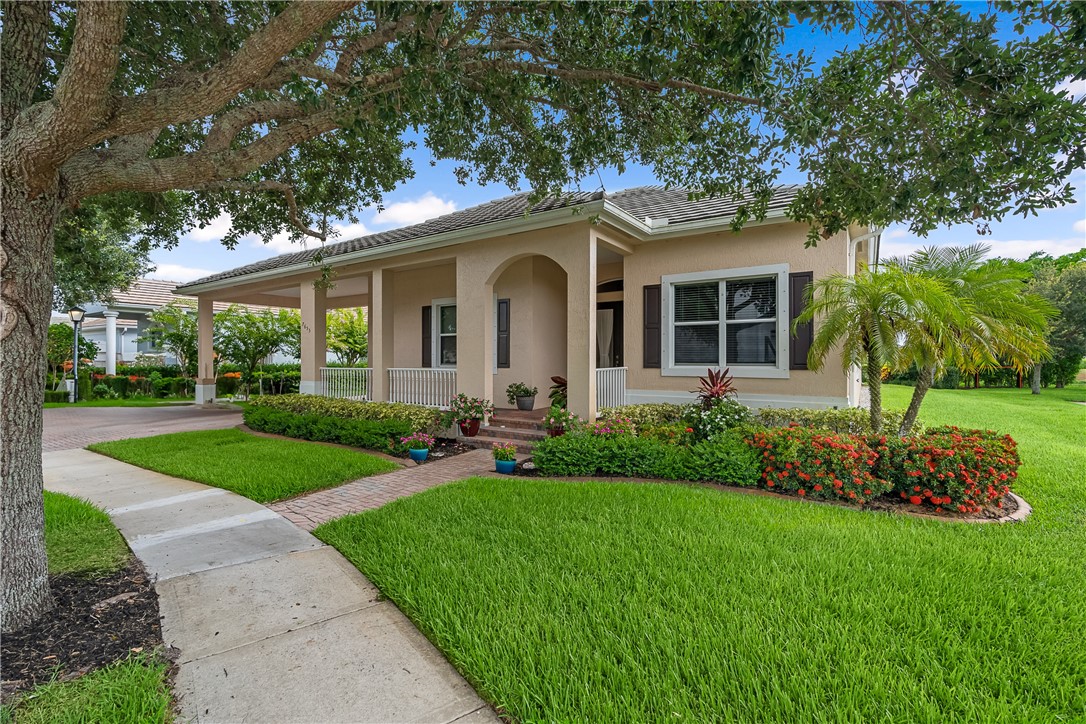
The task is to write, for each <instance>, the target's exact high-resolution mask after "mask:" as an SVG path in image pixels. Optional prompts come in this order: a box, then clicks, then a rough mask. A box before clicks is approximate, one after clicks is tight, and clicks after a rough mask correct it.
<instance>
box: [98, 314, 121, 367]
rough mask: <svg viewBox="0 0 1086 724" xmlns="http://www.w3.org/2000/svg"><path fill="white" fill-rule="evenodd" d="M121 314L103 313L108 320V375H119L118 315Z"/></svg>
mask: <svg viewBox="0 0 1086 724" xmlns="http://www.w3.org/2000/svg"><path fill="white" fill-rule="evenodd" d="M118 314H120V312H117V311H114V310H112V309H107V310H106V311H104V312H102V316H103V317H105V318H106V374H107V375H115V374H117V315H118Z"/></svg>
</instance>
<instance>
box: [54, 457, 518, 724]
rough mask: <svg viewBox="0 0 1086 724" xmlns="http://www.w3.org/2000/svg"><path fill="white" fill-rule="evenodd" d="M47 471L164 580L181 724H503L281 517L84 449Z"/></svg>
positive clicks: (396, 617) (331, 552)
mask: <svg viewBox="0 0 1086 724" xmlns="http://www.w3.org/2000/svg"><path fill="white" fill-rule="evenodd" d="M44 468H45V485H46V487H47V488H48V489H49V490H53V491H56V492H60V493H67V494H69V495H76V496H79V497H82V498H86V499H88V500H90V501H91V502H93V503H95V504H96V505H99V506H102V507H104V508H106V509H107V510H108V511H109V513H110V516H111V517H112V519H113V522H114V523H115V524H116V525H117V527H118V528H119V529H120V531H121V533H122V534H123V535H124V537H125V538H126V539H127V540H128V543H129V545H130V546H131V547H132V550H133V552H135V554H136V555H137V556H138V557H139V558H140V560H141V561H143V564H144V565H145V566H146V568H147V571H148V573H149V574H150V575H152V576H154V577H157V583H156V589H157V591H158V595H159V605H160V607H161V614H162V628H163V637H164V638H165V642H166V645H167V646H174V647H177V648H178V649H180V651H181V655H180V659H179V662H178V663H179V664H180V670H179V673H178V676H177V681H176V686H175V693H176V695H177V697H178V699H179V701H180V709H181V715H182V718H183V720H186V721H198V722H399V721H413V722H458V723H459V724H468V723H469V722H471V723H474V722H493V721H497V718H496V716H495V715H494V712H493V710H492V709H490V707H489V706H487V704H486V703H485V702H483V701H482V700H481V699H480V698H479V697H478V695H477V694H476V693H475V692H474V691H473V690H472V688H471V686H470V685H469V684H468V683H467V682H466V681H465V680H464V679H463V678H462V677H461V676H460V675H459V674H458V673H457V672H456V671H455V670H454V669H453V667H452V666H451V665H450V664H449V663H448V661H446V660H445V658H444V657H443V656H442V655H441V653H440V652H439V651H438V650H437V649H436V648H434V647H433V645H431V644H430V642H429V641H427V640H426V638H425V637H424V636H423V635H422V634H421V633H419V631H418V630H417V629H416V628H415V627H414V626H413V625H412V624H411V622H410V621H408V619H407V618H406V617H405V616H404V615H403V614H402V613H400V611H399V609H397V608H396V607H395V606H394V605H393V604H392V603H391V602H389V601H387V600H384V601H383V600H380V597H379V595H378V592H377V589H376V588H374V586H373V585H372V584H371V583H370V582H369V581H368V580H366V578H365V577H364V576H362V574H361V573H359V572H358V570H357V569H355V568H354V566H352V565H351V564H350V563H349V562H348V561H347V560H346V559H345V558H343V556H341V555H340V554H339V552H337V551H336V550H335V549H333V548H330V547H328V546H325V545H324V544H322V543H321V542H320V541H318V540H317V539H316V538H314V537H313V536H311V535H309V534H308V533H306V532H305V531H302V530H300V529H299V528H297V527H296V526H294V525H293V524H292V523H290V522H288V521H287V520H285V519H284V518H282V517H281V516H280V515H279V514H277V513H275V512H273V511H271V510H269V509H267V508H265V507H264V506H262V505H260V504H258V503H254V502H252V501H251V500H248V499H247V498H243V497H241V496H238V495H235V494H233V493H229V492H226V491H224V490H220V489H218V488H211V487H208V486H206V485H201V484H199V483H193V482H190V481H187V480H179V479H177V478H172V477H169V476H166V475H160V474H158V473H154V472H151V471H148V470H143V469H141V468H137V467H133V466H131V465H127V464H125V463H122V462H119V461H116V460H113V459H111V458H107V457H104V456H101V455H97V454H95V453H92V452H88V451H86V450H67V451H63V452H53V453H46V454H45V455H44Z"/></svg>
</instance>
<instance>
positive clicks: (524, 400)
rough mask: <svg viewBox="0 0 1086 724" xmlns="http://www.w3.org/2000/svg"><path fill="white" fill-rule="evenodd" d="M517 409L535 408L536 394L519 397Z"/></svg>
mask: <svg viewBox="0 0 1086 724" xmlns="http://www.w3.org/2000/svg"><path fill="white" fill-rule="evenodd" d="M517 409H518V410H534V409H535V395H532V396H531V397H520V396H518V397H517Z"/></svg>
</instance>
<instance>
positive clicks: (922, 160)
mask: <svg viewBox="0 0 1086 724" xmlns="http://www.w3.org/2000/svg"><path fill="white" fill-rule="evenodd" d="M974 7H975V6H974ZM982 9H983V8H982ZM998 9H999V10H1001V11H1002V12H1003V13H1008V14H1009V15H1007V16H1006V17H1007V18H1009V20H1008V22H1007V23H1005V24H1007V25H1009V24H1010V23H1011V22H1013V23H1018V24H1020V26H1019V27H1017V28H1008V29H1006V31H1005V32H1008V33H1010V34H1011V35H1013V36H1015V37H1014V42H1013V43H1010V44H1005V43H1001V42H998V41H997V39H996V36H997V29H998V28H997V26H998V25H999V24H1000V23H999V22H998V21H997V17H996V15H995V11H994V9H989V10H988V11H986V12H985V13H983V14H980V13H975V12H974V13H971V14H967V13H965V12H964V11H963V10H962V9H961V8H958V7H956V6H954V5H952V4H951V5H941V4H940V5H932V6H927V5H915V4H906V3H903V2H882V3H873V4H865V5H856V6H853V5H850V4H841V3H742V4H740V3H735V4H732V3H671V2H654V3H651V4H649V3H644V4H635V3H625V2H620V3H591V4H589V3H576V2H550V3H545V4H536V3H505V2H501V3H497V2H495V3H452V2H446V3H422V2H403V3H398V2H392V3H379V4H378V3H360V2H353V1H350V0H328V1H325V2H264V3H256V2H253V3H248V2H245V3H242V2H239V3H234V2H226V1H222V0H220V1H215V2H192V3H181V2H176V3H167V2H141V3H128V4H126V3H124V2H87V3H78V4H73V3H65V2H11V3H9V2H4V3H3V36H2V48H0V65H2V68H3V74H2V80H0V91H2V92H0V106H2V107H0V142H2V155H3V158H2V173H3V176H2V182H3V190H2V199H0V201H2V203H3V226H2V254H0V267H2V283H3V288H2V302H3V306H2V313H3V316H2V322H0V336H2V342H0V354H2V356H3V367H2V372H0V380H2V385H3V389H2V392H0V401H2V404H3V413H2V421H0V438H2V442H3V453H2V462H0V466H2V473H3V512H2V518H3V534H2V535H3V540H2V544H3V560H2V566H3V575H4V582H3V600H2V603H3V621H2V626H3V628H4V629H11V628H13V627H17V626H20V625H22V624H24V623H26V622H27V621H30V620H32V619H33V617H34V616H35V615H37V614H38V613H40V612H41V611H43V610H44V609H46V608H47V607H48V606H49V605H50V599H49V592H48V587H47V580H46V561H45V554H44V546H43V542H42V503H41V498H42V496H41V486H42V477H41V440H40V430H41V413H40V408H41V399H42V385H43V380H44V376H45V375H44V372H45V370H44V364H45V356H44V348H45V334H46V327H47V320H48V316H49V306H50V298H51V291H52V279H51V274H52V269H53V264H52V260H53V251H54V236H55V234H56V231H57V227H58V223H59V222H61V221H62V220H63V219H64V218H65V217H66V216H67V215H70V214H72V213H73V210H75V209H80V208H82V209H88V208H93V209H94V210H95V211H96V213H97V214H99V215H101V216H102V217H104V218H110V217H111V216H112V217H115V218H118V219H120V218H130V217H132V216H135V218H136V219H137V220H138V222H139V224H140V225H141V227H142V232H143V233H144V234H145V235H146V238H148V239H152V240H154V241H155V242H156V243H159V244H165V245H169V244H170V243H174V241H175V240H176V238H177V237H178V235H179V234H180V233H182V232H184V231H185V230H186V229H188V228H191V227H192V226H193V225H199V224H204V223H207V222H208V221H210V220H211V219H213V218H215V217H216V216H218V215H219V214H220V213H223V212H226V213H228V214H229V215H230V216H231V218H232V219H233V228H232V230H231V232H230V233H229V234H228V235H227V237H226V238H225V239H224V242H225V243H227V244H233V243H236V241H237V240H238V239H239V238H240V237H241V236H243V235H245V234H251V233H256V234H260V235H262V236H264V237H265V238H267V237H270V236H271V235H272V234H274V233H277V232H280V231H282V230H283V229H287V228H289V229H291V230H293V232H294V233H295V234H298V235H302V234H308V235H310V236H316V237H318V238H322V237H323V236H324V235H325V230H326V229H327V228H328V225H327V223H326V222H327V220H328V219H333V218H343V217H348V218H349V217H351V215H352V214H353V213H354V211H355V210H357V209H359V208H361V207H362V206H363V205H366V204H372V203H379V201H380V198H381V194H382V192H385V191H387V190H389V189H392V188H394V187H395V186H396V185H397V184H400V183H402V182H403V181H404V180H406V179H407V178H409V177H410V176H411V173H412V169H411V163H410V161H409V160H408V159H409V155H411V154H410V153H409V152H410V151H411V145H412V144H413V143H415V142H416V139H417V142H421V143H424V144H425V145H426V146H427V147H428V149H429V153H430V155H431V157H432V158H434V159H456V160H457V161H458V162H459V165H458V175H459V177H460V180H462V181H464V182H467V181H468V180H478V181H482V182H492V181H499V182H505V183H507V184H509V185H511V186H516V185H518V184H521V183H523V184H527V185H530V186H531V187H532V188H533V189H535V190H536V191H538V192H539V193H550V192H555V191H560V190H562V189H565V188H568V187H569V186H570V185H571V184H574V183H576V182H577V181H578V180H579V179H581V178H584V177H586V176H589V177H590V176H591V175H592V174H593V172H594V171H595V170H596V169H597V168H600V167H603V166H614V167H619V168H622V167H624V166H625V164H627V163H630V162H637V163H640V164H644V165H647V166H650V167H652V168H653V170H654V171H655V173H656V175H657V176H658V178H659V179H660V180H661V181H663V182H665V183H668V184H681V185H684V186H688V187H692V188H697V189H700V190H701V191H702V192H704V193H708V194H728V195H735V194H738V193H739V192H740V191H741V190H743V189H746V190H748V191H750V192H752V193H753V200H752V202H751V203H749V204H747V205H746V207H745V208H744V209H742V211H741V213H740V215H739V219H738V221H739V222H742V221H745V220H746V219H748V218H756V217H757V216H758V215H759V214H760V213H762V210H763V208H764V203H765V200H766V199H767V197H768V191H769V188H770V186H771V185H772V184H773V182H774V180H775V179H776V178H777V175H778V174H779V172H780V170H781V169H782V167H783V166H784V165H785V164H786V163H792V164H795V165H796V166H798V168H799V169H801V170H802V171H804V172H806V174H807V175H808V176H809V178H810V185H809V186H808V187H807V188H806V189H805V191H804V192H803V193H802V194H801V196H800V197H799V198H798V199H797V200H796V202H795V203H794V204H793V206H792V208H791V209H790V213H791V214H792V216H793V217H794V218H796V219H798V220H801V221H804V222H809V223H810V224H811V228H812V236H811V239H812V241H813V240H816V239H817V238H818V234H820V233H833V232H835V231H838V230H839V229H841V228H842V227H843V225H844V224H845V223H846V222H847V221H849V220H856V221H860V222H864V223H872V224H887V223H891V222H900V221H904V222H907V223H908V224H909V225H910V226H911V228H912V229H913V230H914V231H916V232H920V233H923V232H926V231H928V230H930V229H932V228H934V227H935V226H936V225H938V224H942V223H956V222H962V221H973V220H976V221H978V222H983V221H985V220H987V219H996V218H1000V217H1001V216H1003V215H1004V214H1007V213H1011V212H1018V213H1029V212H1030V211H1032V210H1034V209H1037V208H1042V207H1049V206H1054V205H1057V204H1060V203H1063V202H1066V201H1067V200H1069V198H1070V193H1071V192H1070V190H1069V188H1068V185H1067V179H1068V178H1069V175H1070V173H1071V171H1072V170H1073V169H1074V168H1077V167H1081V166H1082V165H1083V162H1084V160H1086V159H1084V153H1086V152H1084V150H1083V148H1082V144H1081V139H1082V138H1083V137H1084V136H1086V134H1084V130H1086V120H1084V112H1083V105H1082V102H1081V101H1078V102H1076V101H1074V100H1073V99H1072V98H1070V97H1069V96H1068V95H1067V94H1061V93H1057V92H1055V89H1056V87H1057V86H1058V85H1059V84H1060V83H1061V82H1063V81H1064V80H1065V79H1066V78H1068V77H1070V76H1074V75H1076V74H1081V73H1082V69H1083V68H1084V67H1086V63H1084V62H1083V61H1084V54H1083V46H1084V44H1086V18H1084V15H1086V11H1084V9H1083V6H1082V5H1080V4H1058V3H1028V4H1023V5H1021V6H1017V5H1014V6H1010V5H1006V6H1002V5H1001V6H1000V7H999V8H998ZM797 23H806V24H807V26H808V27H809V28H811V29H812V31H813V33H814V34H813V35H811V36H808V37H810V38H811V39H812V40H811V41H808V42H807V43H805V42H800V43H795V42H792V43H791V44H789V43H786V42H785V41H786V36H788V34H789V32H790V27H792V28H794V26H795V25H796V24H797ZM835 34H850V35H849V37H850V38H852V39H853V40H852V42H851V45H850V46H849V47H848V48H844V49H842V50H840V51H839V52H836V54H834V55H833V57H832V58H830V59H829V60H828V61H826V62H824V63H822V64H821V65H819V66H818V67H815V65H814V63H813V62H812V59H811V57H810V55H809V54H808V53H807V52H805V51H802V50H799V51H791V52H790V51H789V48H791V47H801V46H803V45H805V44H809V43H810V42H815V41H817V40H818V39H819V38H821V39H822V40H823V41H824V40H826V39H828V38H829V37H830V36H832V35H835ZM413 155H415V156H416V157H417V156H418V154H417V153H415V154H413Z"/></svg>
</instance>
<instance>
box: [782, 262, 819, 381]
mask: <svg viewBox="0 0 1086 724" xmlns="http://www.w3.org/2000/svg"><path fill="white" fill-rule="evenodd" d="M813 282H814V272H809V271H805V272H793V273H792V274H789V275H788V330H789V334H792V332H791V330H792V322H794V321H795V320H796V317H798V316H799V315H800V314H802V313H803V310H804V309H805V308H806V307H807V288H808V287H809V286H810V285H811V284H812V283H813ZM813 338H814V323H813V322H805V323H804V324H801V325H799V327H797V328H796V331H795V334H792V345H791V350H792V351H791V359H789V361H788V362H789V364H788V369H792V370H805V369H807V353H808V352H810V351H811V340H812V339H813Z"/></svg>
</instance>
